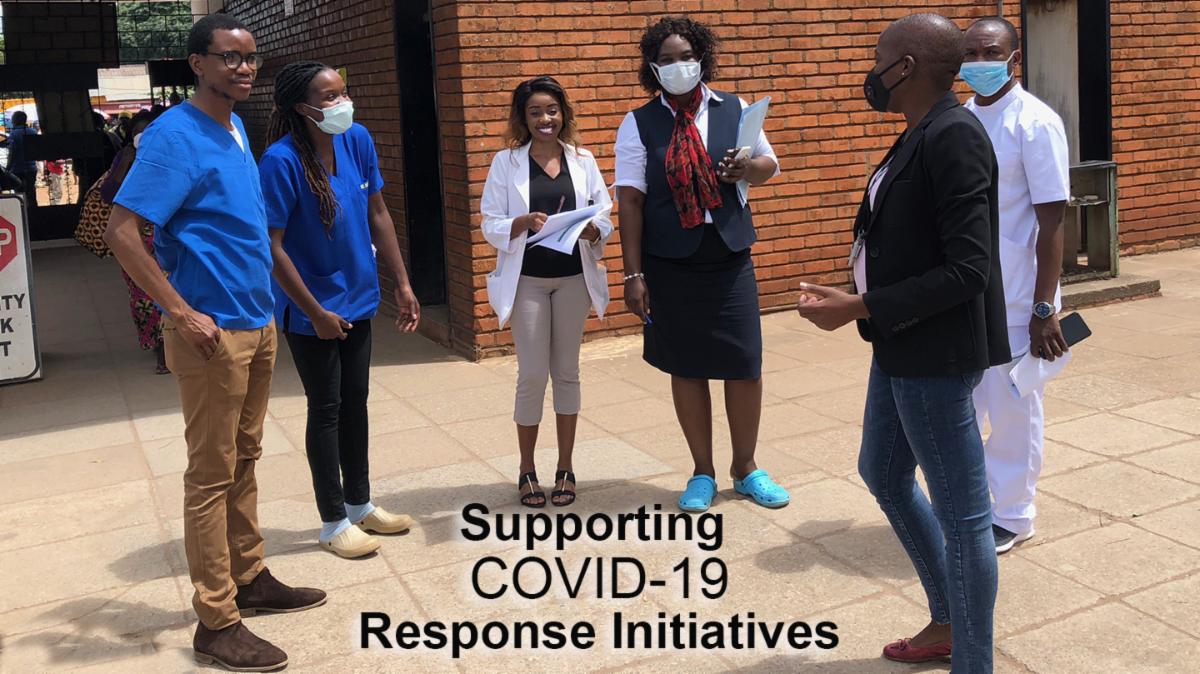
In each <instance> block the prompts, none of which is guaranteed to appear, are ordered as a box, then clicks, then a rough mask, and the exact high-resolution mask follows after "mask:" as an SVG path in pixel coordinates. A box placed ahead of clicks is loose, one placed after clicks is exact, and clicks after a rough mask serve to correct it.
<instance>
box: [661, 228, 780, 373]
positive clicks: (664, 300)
mask: <svg viewBox="0 0 1200 674" xmlns="http://www.w3.org/2000/svg"><path fill="white" fill-rule="evenodd" d="M702 227H704V235H703V238H702V240H701V243H700V247H699V248H698V249H697V250H696V252H695V253H693V254H692V255H691V256H689V257H686V258H680V259H669V258H662V257H655V256H652V255H645V256H644V259H643V261H642V271H643V272H644V273H645V274H646V279H645V280H646V289H647V290H648V291H649V293H650V320H651V323H650V324H648V325H646V326H644V328H643V343H642V358H643V359H645V361H646V362H647V363H649V364H651V365H653V366H654V367H656V368H658V369H660V370H662V371H663V372H666V373H668V374H672V375H675V376H678V377H685V378H688V379H758V378H759V377H761V376H762V325H761V323H760V316H759V309H758V282H757V281H756V280H755V278H754V262H753V260H751V258H750V249H748V248H747V249H746V250H742V251H737V252H733V251H730V250H729V248H728V247H727V246H726V245H725V242H724V241H723V240H722V239H721V235H720V233H718V232H717V228H716V227H715V226H714V225H712V224H708V223H705V224H704V225H702Z"/></svg>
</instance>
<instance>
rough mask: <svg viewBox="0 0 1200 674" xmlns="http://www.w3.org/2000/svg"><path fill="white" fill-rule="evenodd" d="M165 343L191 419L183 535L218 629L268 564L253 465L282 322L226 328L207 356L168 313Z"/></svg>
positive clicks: (209, 622)
mask: <svg viewBox="0 0 1200 674" xmlns="http://www.w3.org/2000/svg"><path fill="white" fill-rule="evenodd" d="M163 343H164V345H165V347H166V356H167V365H168V366H169V367H170V368H171V372H173V373H174V374H175V377H176V378H177V379H178V380H179V400H180V403H181V406H182V407H183V418H184V422H185V423H186V424H187V429H186V431H185V432H184V435H185V437H186V439H187V448H188V467H187V471H186V472H185V473H184V474H183V488H184V496H183V500H184V505H183V538H184V546H185V548H186V550H187V562H188V573H189V574H190V575H191V577H192V585H194V586H195V588H196V593H195V594H194V595H193V597H192V606H193V607H195V609H196V615H197V616H199V618H200V622H202V623H204V625H205V627H208V628H209V629H214V630H217V629H221V628H224V627H228V626H229V625H232V624H234V623H236V622H237V621H238V620H239V619H240V618H239V614H238V608H237V604H236V603H235V602H234V597H236V596H237V586H238V585H245V584H246V583H249V582H250V581H252V580H254V577H255V576H257V575H258V572H259V571H261V570H262V569H263V539H262V535H261V534H260V533H259V530H258V484H257V482H256V481H255V479H254V465H255V462H256V461H257V460H258V457H259V456H261V455H262V434H263V419H264V418H265V417H266V414H267V398H268V397H269V395H270V391H271V371H272V370H273V369H274V367H275V348H276V342H275V323H274V322H271V323H270V324H268V325H267V326H266V327H264V328H259V329H257V330H221V342H220V344H219V345H218V347H217V351H216V353H215V354H213V357H212V358H211V359H208V360H205V359H204V357H203V356H202V355H201V354H200V353H199V352H198V351H196V350H195V349H193V348H192V347H191V345H189V344H188V343H187V342H186V341H185V340H184V339H183V337H181V336H180V335H179V333H178V332H177V331H176V330H175V326H174V325H173V324H171V323H170V321H169V320H167V319H165V317H164V326H163Z"/></svg>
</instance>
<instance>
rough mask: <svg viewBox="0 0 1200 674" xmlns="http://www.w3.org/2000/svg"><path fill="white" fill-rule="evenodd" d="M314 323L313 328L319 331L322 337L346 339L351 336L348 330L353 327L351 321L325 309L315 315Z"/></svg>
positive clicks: (319, 335)
mask: <svg viewBox="0 0 1200 674" xmlns="http://www.w3.org/2000/svg"><path fill="white" fill-rule="evenodd" d="M312 324H313V329H314V330H316V331H317V337H319V338H321V339H345V338H346V337H348V336H349V335H347V334H346V331H347V330H349V329H350V328H351V327H353V326H352V325H351V324H350V321H347V320H346V319H344V318H342V317H341V316H338V315H337V314H335V313H333V312H332V311H325V310H324V309H322V310H321V313H320V314H318V315H317V316H314V317H313V321H312Z"/></svg>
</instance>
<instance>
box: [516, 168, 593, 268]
mask: <svg viewBox="0 0 1200 674" xmlns="http://www.w3.org/2000/svg"><path fill="white" fill-rule="evenodd" d="M559 166H560V167H561V168H559V171H558V175H557V176H556V177H554V178H551V177H550V176H548V175H546V172H545V171H544V170H543V169H542V167H541V166H540V165H539V164H538V163H537V162H536V161H534V160H533V157H530V158H529V212H530V213H545V214H546V215H554V214H555V213H559V212H566V211H573V210H575V183H573V182H571V172H570V171H568V170H567V156H566V154H565V153H564V154H563V155H562V156H561V157H560V159H559ZM582 273H583V259H582V258H580V257H579V244H578V243H576V244H575V251H574V252H573V253H572V254H571V255H564V254H562V253H560V252H558V251H556V250H550V249H549V248H546V247H545V246H535V245H533V244H527V245H526V246H525V261H524V262H523V263H522V264H521V275H522V276H536V277H537V278H562V277H564V276H575V275H576V274H582Z"/></svg>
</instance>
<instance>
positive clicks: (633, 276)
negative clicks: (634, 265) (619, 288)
mask: <svg viewBox="0 0 1200 674" xmlns="http://www.w3.org/2000/svg"><path fill="white" fill-rule="evenodd" d="M635 278H640V279H644V278H646V275H645V274H643V273H642V272H640V271H639V272H636V273H633V274H626V275H625V280H626V281H628V280H630V279H635Z"/></svg>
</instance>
